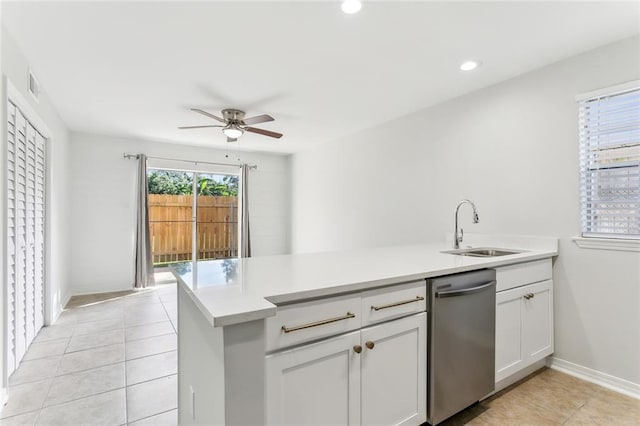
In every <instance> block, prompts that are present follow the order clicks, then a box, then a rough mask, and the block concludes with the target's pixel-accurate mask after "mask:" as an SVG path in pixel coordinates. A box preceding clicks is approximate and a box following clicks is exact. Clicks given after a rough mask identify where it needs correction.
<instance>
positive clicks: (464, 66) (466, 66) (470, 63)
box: [460, 61, 480, 71]
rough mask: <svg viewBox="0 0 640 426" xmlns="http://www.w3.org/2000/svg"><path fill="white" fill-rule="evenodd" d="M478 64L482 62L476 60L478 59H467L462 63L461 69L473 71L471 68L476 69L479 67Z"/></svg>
mask: <svg viewBox="0 0 640 426" xmlns="http://www.w3.org/2000/svg"><path fill="white" fill-rule="evenodd" d="M478 65H480V64H479V63H478V62H476V61H466V62H464V63H463V64H462V65H460V69H461V70H462V71H471V70H475V69H476V68H478Z"/></svg>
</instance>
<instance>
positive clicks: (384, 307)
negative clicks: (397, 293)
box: [371, 296, 424, 311]
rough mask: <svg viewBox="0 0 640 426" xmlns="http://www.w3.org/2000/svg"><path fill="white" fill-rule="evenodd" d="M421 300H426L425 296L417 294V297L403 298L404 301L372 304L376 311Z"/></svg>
mask: <svg viewBox="0 0 640 426" xmlns="http://www.w3.org/2000/svg"><path fill="white" fill-rule="evenodd" d="M421 300H424V297H422V296H416V298H415V299H411V300H403V301H402V302H396V303H389V304H388V305H382V306H371V309H373V310H374V311H379V310H381V309H387V308H393V307H394V306H400V305H406V304H407V303H413V302H419V301H421Z"/></svg>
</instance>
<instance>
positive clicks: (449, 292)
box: [436, 281, 496, 298]
mask: <svg viewBox="0 0 640 426" xmlns="http://www.w3.org/2000/svg"><path fill="white" fill-rule="evenodd" d="M494 284H496V281H489V282H488V283H484V284H480V285H478V286H475V287H471V288H465V289H462V290H447V291H436V297H439V298H442V297H456V296H466V295H467V294H473V293H478V292H481V291H482V290H484V289H486V288H488V287H491V286H492V285H494Z"/></svg>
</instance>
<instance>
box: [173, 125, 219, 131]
mask: <svg viewBox="0 0 640 426" xmlns="http://www.w3.org/2000/svg"><path fill="white" fill-rule="evenodd" d="M205 127H224V126H220V125H218V124H213V125H207V126H180V127H178V129H180V130H185V129H204V128H205Z"/></svg>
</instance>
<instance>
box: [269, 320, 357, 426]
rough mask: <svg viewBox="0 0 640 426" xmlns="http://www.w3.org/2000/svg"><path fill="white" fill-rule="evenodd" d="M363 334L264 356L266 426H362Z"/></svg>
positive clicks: (350, 334) (352, 334) (352, 333)
mask: <svg viewBox="0 0 640 426" xmlns="http://www.w3.org/2000/svg"><path fill="white" fill-rule="evenodd" d="M355 346H358V347H359V346H360V332H359V331H354V332H351V333H348V334H345V335H342V336H339V337H334V338H331V339H328V340H324V341H322V342H319V343H312V344H308V345H305V346H302V347H300V348H297V349H291V350H286V351H283V352H278V353H276V354H273V355H268V356H267V358H266V365H265V367H266V383H267V392H266V398H267V413H266V414H267V424H269V425H301V426H302V425H321V424H322V425H358V424H360V362H361V361H360V359H361V357H360V354H358V353H356V352H355V351H354V347H355Z"/></svg>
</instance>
